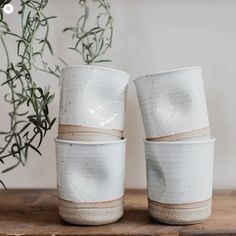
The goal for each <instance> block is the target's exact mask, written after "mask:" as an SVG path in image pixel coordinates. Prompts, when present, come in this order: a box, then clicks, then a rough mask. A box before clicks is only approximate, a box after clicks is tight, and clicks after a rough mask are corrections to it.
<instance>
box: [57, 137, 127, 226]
mask: <svg viewBox="0 0 236 236" xmlns="http://www.w3.org/2000/svg"><path fill="white" fill-rule="evenodd" d="M125 152H126V140H119V141H110V142H76V141H68V140H60V139H56V155H57V179H58V198H59V213H60V216H61V217H62V219H64V220H65V221H67V222H69V223H72V224H79V225H101V224H108V223H112V222H115V221H117V220H119V219H120V218H121V217H122V215H123V195H124V181H125Z"/></svg>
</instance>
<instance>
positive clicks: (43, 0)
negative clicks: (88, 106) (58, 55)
mask: <svg viewBox="0 0 236 236" xmlns="http://www.w3.org/2000/svg"><path fill="white" fill-rule="evenodd" d="M20 2H21V10H20V11H19V12H18V13H19V15H20V24H21V28H20V31H21V33H20V34H17V33H14V32H12V31H11V30H10V28H9V25H8V24H7V22H6V21H5V20H4V14H3V11H2V10H1V9H0V44H2V48H3V49H4V50H3V52H1V55H2V56H1V57H3V58H4V56H3V55H4V54H5V58H6V63H5V64H6V68H0V73H2V75H3V76H4V77H5V81H4V82H3V83H2V84H1V86H4V87H5V89H6V90H8V91H9V92H8V93H7V94H6V95H5V96H4V99H5V102H6V103H8V104H9V105H10V106H11V111H10V112H9V118H10V127H9V131H6V132H0V136H3V138H4V141H5V143H4V145H3V146H1V147H0V161H1V162H2V163H3V164H4V160H5V159H6V158H7V157H12V158H13V159H14V161H15V164H14V165H13V166H10V167H9V168H7V169H5V170H4V171H3V173H4V172H7V171H9V170H11V169H13V168H15V167H17V166H18V165H20V164H22V165H23V166H24V165H25V164H26V161H27V157H28V153H29V150H33V151H35V152H37V153H38V154H41V153H40V151H39V147H40V145H41V143H42V140H43V138H44V137H45V135H46V133H47V132H48V131H49V130H50V129H51V128H52V126H53V124H54V122H55V120H56V118H53V119H51V117H50V114H49V107H48V106H49V104H50V103H51V101H52V100H53V97H54V95H53V94H52V93H51V92H50V89H49V88H47V89H44V90H43V89H42V88H41V87H39V86H37V84H36V83H35V81H34V79H33V76H32V71H33V69H38V70H40V71H43V72H45V73H48V74H49V75H52V76H54V77H59V76H60V68H59V66H58V65H55V66H54V68H51V67H50V66H49V65H48V63H47V62H46V61H45V60H44V53H45V51H49V52H50V53H51V54H53V50H52V47H51V44H50V42H49V40H48V34H49V21H50V20H51V19H53V18H55V17H54V16H52V17H47V16H45V15H44V9H45V7H46V6H47V4H48V0H20ZM39 31H40V33H39ZM7 37H14V38H15V39H16V43H17V57H16V56H15V57H12V58H11V57H10V55H9V48H8V46H7ZM15 58H17V60H16V59H15ZM15 60H16V62H14V61H15ZM38 61H40V63H39V64H40V65H38V63H37V62H38Z"/></svg>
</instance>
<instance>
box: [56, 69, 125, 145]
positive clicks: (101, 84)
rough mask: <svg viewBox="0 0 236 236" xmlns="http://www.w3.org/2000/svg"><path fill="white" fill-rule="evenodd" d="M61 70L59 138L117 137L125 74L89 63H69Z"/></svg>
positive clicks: (120, 131)
mask: <svg viewBox="0 0 236 236" xmlns="http://www.w3.org/2000/svg"><path fill="white" fill-rule="evenodd" d="M62 74H63V76H62V77H63V81H62V88H61V100H60V115H59V138H61V139H69V140H81V141H83V140H84V141H88V140H90V141H104V140H117V139H121V138H122V137H123V129H124V117H125V106H126V98H127V87H128V82H129V75H128V74H127V73H125V72H123V71H119V70H115V69H111V68H105V67H99V66H89V65H81V66H70V67H67V68H65V69H64V70H63V73H62Z"/></svg>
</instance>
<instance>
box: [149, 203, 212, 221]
mask: <svg viewBox="0 0 236 236" xmlns="http://www.w3.org/2000/svg"><path fill="white" fill-rule="evenodd" d="M211 204H212V200H211V199H208V200H206V201H201V202H195V203H186V204H163V203H159V202H155V201H152V200H150V199H148V209H149V214H150V216H151V217H152V218H153V219H154V220H156V221H159V222H162V223H165V224H171V225H190V224H198V223H201V222H204V221H206V220H207V219H208V218H209V217H210V215H211Z"/></svg>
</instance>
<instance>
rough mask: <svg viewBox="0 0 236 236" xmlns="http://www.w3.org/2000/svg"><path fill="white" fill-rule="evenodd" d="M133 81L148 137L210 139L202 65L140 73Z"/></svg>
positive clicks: (158, 138) (158, 139) (153, 139)
mask: <svg viewBox="0 0 236 236" xmlns="http://www.w3.org/2000/svg"><path fill="white" fill-rule="evenodd" d="M134 83H135V86H136V90H137V95H138V100H139V105H140V108H141V113H142V119H143V124H144V129H145V133H146V138H147V139H148V140H150V141H176V140H181V139H188V138H192V137H198V136H206V135H207V136H208V138H210V129H209V121H208V113H207V104H206V98H205V93H204V86H203V79H202V69H201V67H189V68H182V69H177V70H173V71H167V72H162V73H157V74H152V75H147V76H142V77H139V78H137V79H135V80H134Z"/></svg>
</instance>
